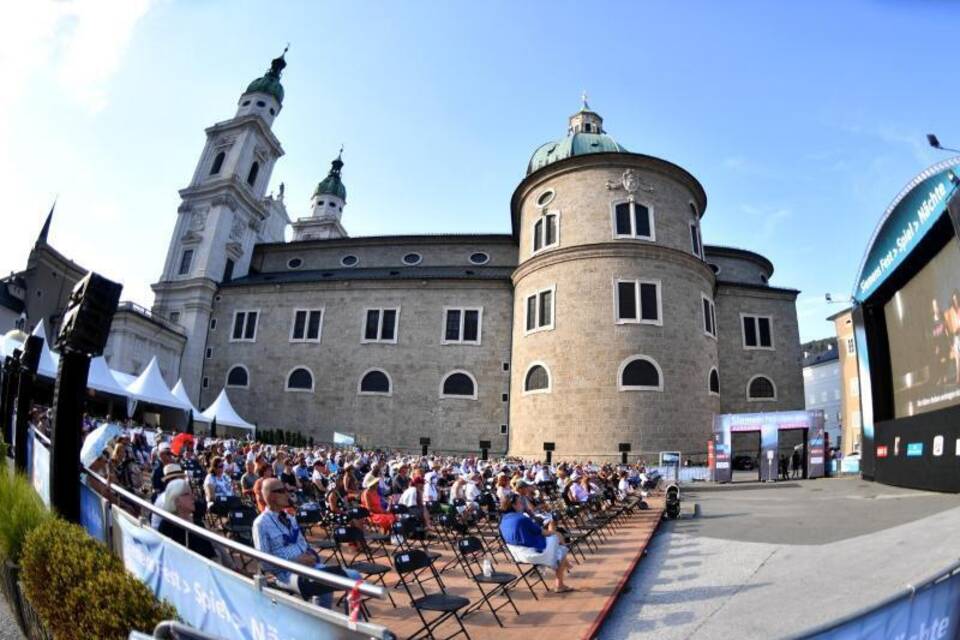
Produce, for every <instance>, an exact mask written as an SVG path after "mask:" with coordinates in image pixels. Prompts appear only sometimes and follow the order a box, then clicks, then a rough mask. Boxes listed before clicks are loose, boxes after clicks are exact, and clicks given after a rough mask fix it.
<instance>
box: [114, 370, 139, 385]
mask: <svg viewBox="0 0 960 640" xmlns="http://www.w3.org/2000/svg"><path fill="white" fill-rule="evenodd" d="M110 373H112V374H113V377H114V378H116V379H117V382H119V383H120V386H121V387H123V388H124V389H126V388H127V387H129V386H130V385H132V384H133V383H134V382H136V380H137V376H132V375H130V374H129V373H124V372H123V371H117V370H116V369H111V370H110Z"/></svg>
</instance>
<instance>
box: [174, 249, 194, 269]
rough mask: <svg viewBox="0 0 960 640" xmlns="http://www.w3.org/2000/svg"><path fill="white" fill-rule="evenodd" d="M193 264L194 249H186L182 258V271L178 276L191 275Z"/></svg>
mask: <svg viewBox="0 0 960 640" xmlns="http://www.w3.org/2000/svg"><path fill="white" fill-rule="evenodd" d="M192 262H193V249H184V250H183V254H182V255H181V256H180V269H179V270H178V271H177V274H178V275H181V276H185V275H187V274H188V273H190V264H191V263H192Z"/></svg>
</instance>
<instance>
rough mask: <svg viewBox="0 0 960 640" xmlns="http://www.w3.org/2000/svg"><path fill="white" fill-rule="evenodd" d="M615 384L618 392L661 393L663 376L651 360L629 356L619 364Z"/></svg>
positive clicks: (644, 357) (658, 367) (655, 363)
mask: <svg viewBox="0 0 960 640" xmlns="http://www.w3.org/2000/svg"><path fill="white" fill-rule="evenodd" d="M617 383H618V386H619V388H620V391H663V374H662V372H661V371H660V365H658V364H657V362H656V360H654V359H653V358H650V357H647V356H630V357H629V358H627V359H626V360H624V361H623V362H622V363H621V364H620V371H619V374H618V376H617Z"/></svg>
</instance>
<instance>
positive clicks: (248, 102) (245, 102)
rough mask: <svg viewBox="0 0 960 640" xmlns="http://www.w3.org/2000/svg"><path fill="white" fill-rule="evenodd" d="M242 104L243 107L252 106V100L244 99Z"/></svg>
mask: <svg viewBox="0 0 960 640" xmlns="http://www.w3.org/2000/svg"><path fill="white" fill-rule="evenodd" d="M240 106H241V107H248V106H250V101H249V100H244V101H243V104H241V105H240Z"/></svg>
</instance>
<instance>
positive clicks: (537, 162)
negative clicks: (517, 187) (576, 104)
mask: <svg viewBox="0 0 960 640" xmlns="http://www.w3.org/2000/svg"><path fill="white" fill-rule="evenodd" d="M582 100H583V106H582V107H581V108H580V110H579V111H577V112H576V113H575V114H573V115H572V116H570V122H569V125H568V127H567V136H566V137H565V138H562V139H560V140H556V141H554V142H548V143H547V144H544V145H540V147H538V148H537V150H536V151H534V152H533V156H531V157H530V164H528V165H527V175H529V174H531V173H533V172H534V171H536V170H537V169H542V168H543V167H545V166H547V165H548V164H552V163H554V162H557V161H559V160H565V159H567V158H572V157H573V156H585V155H587V154H590V153H627V150H626V149H624V148H623V147H622V146H620V145H619V144H618V143H617V141H616V140H614V139H613V138H611V137H610V136H608V135H607V132H606V131H604V130H603V118H601V117H600V114H598V113H597V112H596V111H594V110H592V109H591V108H590V105H588V104H587V96H586V94H584V95H583V98H582Z"/></svg>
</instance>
